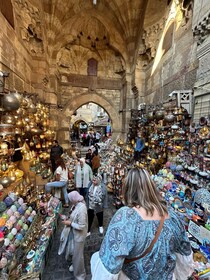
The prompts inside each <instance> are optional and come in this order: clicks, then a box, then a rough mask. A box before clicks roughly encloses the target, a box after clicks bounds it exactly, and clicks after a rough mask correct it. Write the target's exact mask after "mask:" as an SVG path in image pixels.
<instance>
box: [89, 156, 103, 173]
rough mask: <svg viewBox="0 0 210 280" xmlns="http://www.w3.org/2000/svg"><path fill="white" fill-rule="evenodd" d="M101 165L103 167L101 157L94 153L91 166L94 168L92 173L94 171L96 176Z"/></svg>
mask: <svg viewBox="0 0 210 280" xmlns="http://www.w3.org/2000/svg"><path fill="white" fill-rule="evenodd" d="M100 165H101V163H100V156H99V154H98V153H97V152H96V151H95V152H93V157H92V160H91V166H92V171H93V174H94V175H96V174H97V173H98V169H99V167H100Z"/></svg>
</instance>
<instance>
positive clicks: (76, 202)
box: [63, 191, 88, 280]
mask: <svg viewBox="0 0 210 280" xmlns="http://www.w3.org/2000/svg"><path fill="white" fill-rule="evenodd" d="M68 197H69V200H70V202H71V204H72V209H71V214H70V217H69V218H67V219H65V220H64V221H63V224H64V225H65V226H68V227H71V228H72V233H73V255H72V265H70V267H69V271H70V272H74V279H76V280H85V277H86V272H85V264H84V245H85V238H86V235H87V227H88V218H87V207H86V204H85V201H84V198H83V196H81V195H80V194H79V193H78V192H77V191H72V192H70V193H69V194H68ZM69 242H71V240H69ZM67 248H68V244H67ZM67 253H68V252H67ZM66 258H68V256H67V255H66Z"/></svg>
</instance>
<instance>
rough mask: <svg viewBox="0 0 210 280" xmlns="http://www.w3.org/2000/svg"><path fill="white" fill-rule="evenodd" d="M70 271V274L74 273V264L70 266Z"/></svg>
mask: <svg viewBox="0 0 210 280" xmlns="http://www.w3.org/2000/svg"><path fill="white" fill-rule="evenodd" d="M69 271H70V272H73V271H74V268H73V264H72V265H70V266H69Z"/></svg>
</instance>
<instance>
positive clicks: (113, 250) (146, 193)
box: [91, 168, 192, 280]
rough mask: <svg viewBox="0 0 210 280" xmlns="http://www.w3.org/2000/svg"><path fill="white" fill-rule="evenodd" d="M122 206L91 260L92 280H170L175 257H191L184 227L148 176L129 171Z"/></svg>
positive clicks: (137, 171) (138, 170) (142, 170)
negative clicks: (122, 276) (119, 278)
mask: <svg viewBox="0 0 210 280" xmlns="http://www.w3.org/2000/svg"><path fill="white" fill-rule="evenodd" d="M124 203H125V205H126V206H124V207H122V208H120V209H119V210H118V211H117V212H116V213H115V215H114V217H113V218H112V220H111V222H110V224H109V227H108V230H107V232H106V235H105V238H104V240H103V243H102V245H101V249H100V251H99V252H97V253H95V254H93V256H92V258H91V271H92V280H96V279H100V280H105V279H106V280H116V279H118V277H119V275H122V274H123V275H124V278H121V279H132V280H138V279H144V280H154V279H167V280H168V279H172V278H173V272H174V269H175V265H176V254H175V253H179V254H181V255H182V256H183V255H184V256H191V253H192V251H191V246H190V242H189V240H188V237H187V235H186V232H185V229H184V226H183V224H182V222H181V220H179V218H178V216H177V215H176V213H174V212H173V211H172V210H171V209H168V208H167V205H166V203H165V201H163V199H162V198H161V196H160V195H159V192H158V190H157V189H156V186H155V184H154V182H153V181H152V179H151V178H150V175H149V173H148V172H147V171H146V170H145V169H142V168H133V169H131V170H130V171H129V172H128V176H127V177H126V179H125V185H124Z"/></svg>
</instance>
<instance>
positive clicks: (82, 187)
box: [74, 158, 93, 201]
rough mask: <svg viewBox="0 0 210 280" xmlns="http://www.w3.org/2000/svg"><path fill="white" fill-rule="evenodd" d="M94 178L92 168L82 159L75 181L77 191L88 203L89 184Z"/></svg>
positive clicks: (78, 165)
mask: <svg viewBox="0 0 210 280" xmlns="http://www.w3.org/2000/svg"><path fill="white" fill-rule="evenodd" d="M92 178H93V172H92V169H91V167H90V166H89V165H88V164H87V163H86V162H85V159H84V158H80V159H79V162H78V163H77V165H76V168H75V173H74V180H75V186H76V189H77V190H78V191H79V193H80V194H81V195H82V196H83V197H84V199H85V201H87V192H88V184H89V183H90V181H91V180H92Z"/></svg>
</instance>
